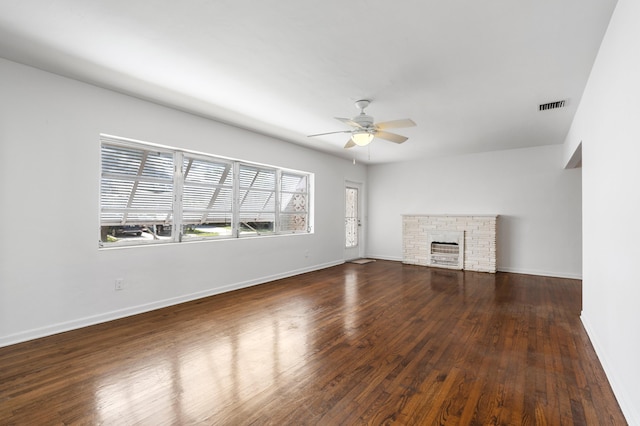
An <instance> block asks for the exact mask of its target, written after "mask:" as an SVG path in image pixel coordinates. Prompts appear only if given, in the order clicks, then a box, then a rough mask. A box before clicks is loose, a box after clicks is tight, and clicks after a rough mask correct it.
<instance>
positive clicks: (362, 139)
mask: <svg viewBox="0 0 640 426" xmlns="http://www.w3.org/2000/svg"><path fill="white" fill-rule="evenodd" d="M351 140H352V141H353V143H355V144H356V145H358V146H367V145H369V144H370V143H371V141H372V140H373V133H369V132H356V133H354V134H353V135H351Z"/></svg>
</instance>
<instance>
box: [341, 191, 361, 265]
mask: <svg viewBox="0 0 640 426" xmlns="http://www.w3.org/2000/svg"><path fill="white" fill-rule="evenodd" d="M347 188H356V189H357V190H358V227H357V232H358V244H357V245H356V247H354V248H347V244H346V238H347V235H346V224H345V226H344V227H343V230H342V233H343V240H342V246H343V247H344V260H345V262H346V261H349V260H353V259H358V258H362V257H364V247H365V235H366V232H365V230H366V227H365V225H366V221H365V218H366V214H365V211H364V206H365V205H366V204H365V203H364V184H363V183H362V182H356V181H352V180H348V179H347V180H345V182H344V190H343V192H342V193H343V198H342V200H343V202H342V216H343V218H344V217H345V213H346V208H347V197H346V190H347Z"/></svg>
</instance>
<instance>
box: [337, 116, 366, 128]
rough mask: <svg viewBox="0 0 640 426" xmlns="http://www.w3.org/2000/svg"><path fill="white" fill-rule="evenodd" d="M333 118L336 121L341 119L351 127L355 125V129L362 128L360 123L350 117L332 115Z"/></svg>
mask: <svg viewBox="0 0 640 426" xmlns="http://www.w3.org/2000/svg"><path fill="white" fill-rule="evenodd" d="M334 118H335V119H336V120H338V121H342V122H343V123H344V124H347V125H349V126H351V127H355V128H356V129H362V126H361V125H360V124H358V123H356V122H355V121H353V120H352V119H350V118H341V117H334Z"/></svg>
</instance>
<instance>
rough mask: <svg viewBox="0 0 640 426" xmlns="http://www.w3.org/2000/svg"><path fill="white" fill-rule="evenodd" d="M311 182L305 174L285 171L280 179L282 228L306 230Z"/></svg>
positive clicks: (294, 230) (298, 230) (286, 229)
mask: <svg viewBox="0 0 640 426" xmlns="http://www.w3.org/2000/svg"><path fill="white" fill-rule="evenodd" d="M308 200H309V183H308V176H307V175H305V174H298V173H288V172H283V173H282V177H281V179H280V230H281V231H287V232H300V231H306V230H307V228H308V223H309V212H308V211H307V208H308Z"/></svg>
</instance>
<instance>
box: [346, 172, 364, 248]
mask: <svg viewBox="0 0 640 426" xmlns="http://www.w3.org/2000/svg"><path fill="white" fill-rule="evenodd" d="M344 200H345V203H344V204H345V209H344V228H345V233H344V241H345V244H344V247H345V249H344V258H345V260H352V259H357V258H360V257H362V255H363V244H362V226H361V225H362V221H361V211H362V189H361V185H360V184H358V183H353V182H347V183H346V185H345V193H344Z"/></svg>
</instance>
